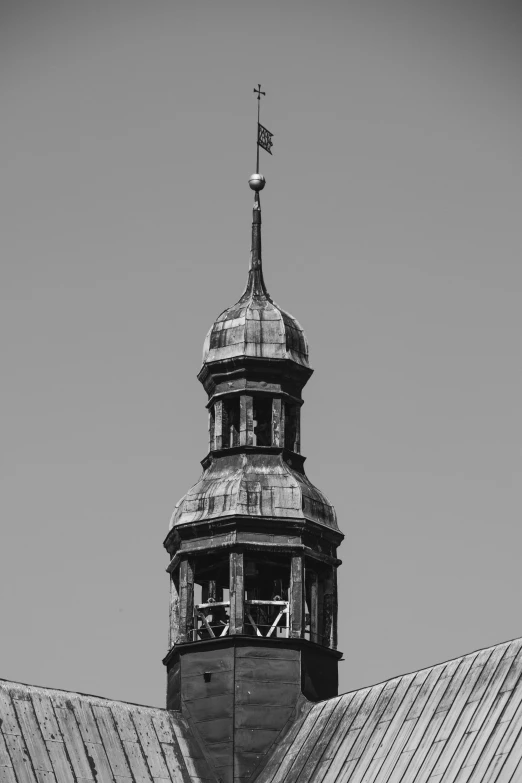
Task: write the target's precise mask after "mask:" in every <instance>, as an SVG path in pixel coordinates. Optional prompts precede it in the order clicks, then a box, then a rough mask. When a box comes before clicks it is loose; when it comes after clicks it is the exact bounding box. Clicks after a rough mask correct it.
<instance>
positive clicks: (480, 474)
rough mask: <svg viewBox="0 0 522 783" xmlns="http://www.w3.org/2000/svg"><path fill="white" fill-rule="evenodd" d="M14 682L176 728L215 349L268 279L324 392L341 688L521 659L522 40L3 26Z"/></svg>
mask: <svg viewBox="0 0 522 783" xmlns="http://www.w3.org/2000/svg"><path fill="white" fill-rule="evenodd" d="M0 9H1V10H0V99H1V104H2V131H1V135H2V144H1V146H0V170H1V171H2V183H1V187H0V216H1V217H0V222H1V231H0V246H1V259H2V261H1V285H0V298H1V302H0V334H1V340H2V346H1V352H0V356H1V361H2V384H1V407H0V416H1V432H2V449H1V460H2V464H1V488H0V503H1V513H2V546H1V549H0V622H1V628H2V645H1V653H0V677H4V678H8V679H15V680H21V681H24V682H31V683H35V684H39V685H47V686H55V687H59V688H66V689H72V690H79V691H84V692H90V693H95V694H98V695H103V696H112V697H114V698H121V699H125V700H128V701H137V702H144V703H149V704H155V705H160V706H161V705H163V703H164V690H165V685H164V682H165V681H164V670H163V667H162V664H161V658H162V656H163V655H164V654H165V652H166V638H167V610H168V578H167V575H166V574H165V571H164V569H165V567H166V565H167V556H166V553H165V552H164V550H163V548H162V542H163V539H164V537H165V535H166V533H167V529H168V521H169V517H170V513H171V511H172V509H173V507H174V504H175V503H176V501H177V500H178V499H179V498H180V497H181V495H183V494H184V492H185V491H186V490H187V489H188V487H189V486H190V485H191V484H193V483H194V482H195V481H196V480H197V478H198V476H199V472H200V467H199V460H201V459H202V458H203V456H204V455H205V452H206V446H207V431H206V429H207V417H206V412H205V409H204V404H205V395H204V392H203V389H202V388H201V387H200V385H199V383H198V381H197V380H196V377H195V376H196V373H197V371H198V369H199V367H200V360H201V349H202V344H203V339H204V336H205V333H206V331H207V329H208V327H209V326H210V324H211V322H212V320H213V319H214V318H215V317H216V316H217V315H218V313H219V312H221V310H223V309H224V308H225V307H226V306H228V305H230V304H232V303H233V302H235V301H236V300H237V299H238V297H239V295H240V294H241V292H242V290H243V285H244V282H245V278H246V273H247V267H248V255H249V243H250V237H249V233H250V219H251V218H250V216H251V204H252V194H251V192H250V190H249V189H248V185H247V180H248V176H249V174H250V173H251V172H252V170H253V168H254V163H255V110H256V106H255V99H254V96H253V94H252V89H253V87H254V85H255V84H257V82H261V83H262V85H263V89H266V91H267V98H266V100H265V101H264V105H263V107H262V122H263V123H264V124H265V125H266V126H267V127H268V128H269V129H270V130H271V131H272V132H273V133H274V134H275V135H274V155H273V157H269V156H268V155H266V154H264V153H262V155H263V157H262V167H261V170H262V171H263V172H264V174H265V175H266V177H267V182H268V184H267V187H266V189H265V191H264V192H263V221H264V229H263V231H264V233H263V249H264V266H265V278H266V281H267V285H268V288H269V290H270V292H271V294H272V295H273V296H274V298H275V299H276V301H277V302H278V303H279V304H280V305H282V306H283V307H284V308H285V309H288V310H289V311H290V312H291V313H292V314H294V315H295V316H296V317H297V318H298V319H299V320H300V322H301V323H302V325H303V326H304V328H305V330H306V333H307V336H308V339H309V342H310V347H311V361H312V366H313V367H314V368H315V374H314V376H313V378H312V380H311V381H310V383H309V385H308V387H307V388H306V389H305V401H306V404H305V407H304V409H303V450H304V452H305V454H307V456H308V461H307V471H308V475H309V476H310V478H311V480H312V481H313V482H314V483H315V484H317V486H318V487H320V488H321V489H322V490H323V491H324V492H325V493H326V494H327V496H328V497H329V498H330V499H331V501H332V502H333V503H334V504H335V506H336V508H337V512H338V516H339V521H340V525H341V528H342V530H343V532H344V533H345V535H346V540H345V543H344V545H343V547H342V550H341V556H342V558H343V560H344V565H343V567H342V569H341V572H340V620H339V624H340V648H341V649H342V650H343V651H344V654H345V655H344V657H345V659H346V660H345V662H344V663H343V664H342V669H341V690H342V691H346V690H348V689H352V688H355V687H360V686H364V685H367V684H371V683H374V682H377V681H379V680H381V679H384V678H387V677H391V676H393V675H396V674H401V673H403V672H405V671H409V670H413V669H416V668H421V667H423V666H427V665H430V664H434V663H437V662H438V661H441V660H444V659H446V658H450V657H453V656H456V655H460V654H463V653H465V652H468V651H471V650H473V649H475V648H477V647H483V646H487V645H489V644H493V643H496V642H500V641H503V640H505V639H509V638H512V637H516V636H519V635H522V620H521V612H520V596H521V588H520V549H521V545H522V532H521V523H520V511H521V505H522V504H521V468H522V449H521V444H522V426H521V415H520V405H521V403H520V400H521V398H522V372H521V363H520V334H521V329H522V315H521V312H522V310H521V307H520V294H521V287H522V273H521V265H520V258H521V248H522V239H521V231H520V226H521V217H520V215H521V195H522V185H521V182H522V159H521V155H520V139H521V137H522V135H521V130H522V106H521V101H520V94H521V91H520V88H521V82H522V57H521V55H520V41H521V40H522V11H521V10H520V5H519V4H517V3H515V2H510V3H508V2H502V1H501V0H499V1H498V2H488V3H486V2H480V0H473V2H471V0H469V2H468V1H466V0H451V2H450V1H449V0H447V2H441V1H440V0H437V1H436V0H425V1H421V2H419V0H364V1H363V0H360V2H355V1H352V0H344V2H336V1H334V0H322V2H315V3H311V2H307V1H306V0H301V2H297V0H288V2H282V0H278V2H275V1H274V0H265V1H264V2H263V3H260V2H257V3H254V2H251V0H241V1H239V0H237V1H236V2H233V1H232V0H226V1H221V0H212V2H211V1H210V0H201V1H200V2H198V1H197V0H195V1H193V2H181V1H178V2H167V1H166V0H146V2H145V0H143V2H135V1H134V0H126V1H125V2H123V1H122V2H118V1H117V0H103V2H102V1H101V0H90V2H88V3H85V2H80V0H67V2H65V1H64V2H59V1H58V0H33V1H32V2H31V1H30V0H11V2H6V0H3V1H2V2H1V3H0Z"/></svg>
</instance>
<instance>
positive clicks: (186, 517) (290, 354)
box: [164, 125, 343, 783]
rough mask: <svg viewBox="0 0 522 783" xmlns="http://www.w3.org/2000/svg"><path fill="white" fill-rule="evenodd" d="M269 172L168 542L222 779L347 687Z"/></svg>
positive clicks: (193, 689)
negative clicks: (275, 290) (306, 442)
mask: <svg viewBox="0 0 522 783" xmlns="http://www.w3.org/2000/svg"><path fill="white" fill-rule="evenodd" d="M259 128H262V126H259V125H258V150H259V145H260V141H259V134H260V133H261V131H260V130H259ZM263 130H264V131H266V129H263ZM266 133H268V131H266ZM269 135H270V134H269ZM270 143H271V142H270ZM261 146H264V145H263V144H262V143H261ZM264 148H265V149H266V147H265V146H264ZM268 151H269V150H268ZM258 172H259V167H257V172H256V174H253V175H252V177H251V178H250V181H249V184H250V187H251V189H252V190H253V191H254V207H253V216H252V245H251V255H250V268H249V271H248V279H247V284H246V288H245V290H244V292H243V294H242V296H241V297H240V299H239V300H238V301H237V302H236V304H234V305H232V307H229V308H227V309H226V310H224V311H223V312H222V313H221V315H219V316H218V318H217V319H216V321H215V322H214V323H213V324H212V326H211V328H210V330H209V332H208V334H207V337H206V339H205V344H204V349H203V365H202V367H201V370H200V372H199V375H198V379H199V380H200V382H201V383H202V384H203V387H204V389H205V392H206V394H207V396H208V402H207V409H208V419H209V444H208V453H207V455H206V456H205V458H204V459H203V461H202V466H203V473H202V475H201V478H200V479H199V480H198V481H197V482H196V484H194V486H193V487H192V488H191V489H190V490H189V491H188V492H187V494H186V495H185V496H184V497H183V498H182V499H181V500H180V501H179V502H178V504H177V506H176V508H175V511H174V513H173V515H172V520H171V523H170V531H169V534H168V536H167V538H166V540H165V547H166V549H167V551H168V553H169V556H170V564H169V567H168V571H169V574H170V581H171V603H170V629H169V652H168V654H167V656H166V658H165V660H164V663H165V664H166V667H167V679H168V685H167V707H168V708H169V709H173V710H181V711H182V713H183V714H184V715H185V716H186V718H187V720H189V722H190V723H191V724H192V725H193V727H194V729H195V730H196V731H197V732H198V733H199V736H200V738H201V740H202V742H203V743H204V745H205V747H206V749H207V751H208V754H209V757H210V759H211V760H212V762H213V764H214V766H215V769H216V772H217V774H218V776H219V777H220V778H221V779H222V780H223V781H224V782H225V783H232V781H233V780H235V779H241V780H244V781H246V780H248V779H249V778H250V777H252V776H253V775H254V773H256V772H257V771H258V770H259V769H260V766H262V765H263V763H264V759H266V758H267V754H268V752H269V750H270V747H271V746H272V744H273V742H274V741H275V740H276V738H277V737H278V736H279V734H280V733H281V732H282V731H283V730H284V729H285V726H286V724H287V722H288V721H289V720H290V719H291V718H292V717H293V716H294V717H295V711H296V710H298V709H299V705H300V704H301V703H302V700H303V699H308V700H312V701H318V700H322V699H327V698H330V697H332V696H335V695H337V666H338V660H339V658H340V657H341V653H339V652H338V651H337V567H338V565H339V564H340V561H339V560H338V559H337V547H338V545H339V544H340V542H341V540H342V538H343V536H342V534H341V533H340V531H339V528H338V526H337V519H336V515H335V511H334V508H333V506H332V505H331V504H330V503H329V501H328V500H327V499H326V497H325V496H324V495H323V494H322V492H320V491H319V490H318V489H317V488H316V487H315V486H314V485H313V484H312V483H311V481H310V480H309V479H308V477H307V476H306V474H305V469H304V462H305V457H304V456H303V455H302V453H301V408H302V404H303V399H302V391H303V388H304V386H305V384H306V383H307V381H308V380H309V378H310V376H311V375H312V370H311V369H310V366H309V359H308V344H307V341H306V338H305V335H304V332H303V330H302V328H301V326H300V325H299V323H298V322H297V321H296V320H295V318H293V317H292V316H291V315H289V314H288V313H287V312H285V311H284V310H283V309H282V308H280V307H279V306H278V305H277V304H276V303H275V302H274V301H273V299H272V297H271V296H270V294H269V293H268V290H267V288H266V285H265V282H264V278H263V268H262V254H261V201H260V192H261V190H262V189H263V188H264V186H265V179H264V177H263V176H262V175H260V174H259V173H258Z"/></svg>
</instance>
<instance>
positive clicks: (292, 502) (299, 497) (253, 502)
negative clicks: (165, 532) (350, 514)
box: [170, 453, 338, 530]
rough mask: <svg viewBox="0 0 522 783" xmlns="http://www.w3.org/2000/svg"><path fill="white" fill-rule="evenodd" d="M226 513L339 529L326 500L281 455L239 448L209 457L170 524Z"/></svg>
mask: <svg viewBox="0 0 522 783" xmlns="http://www.w3.org/2000/svg"><path fill="white" fill-rule="evenodd" d="M229 515H242V516H257V517H262V516H267V517H287V518H295V519H308V520H310V521H312V522H316V523H317V524H319V525H324V526H326V527H330V528H333V529H334V530H338V527H337V518H336V514H335V510H334V508H333V506H332V505H331V503H329V501H328V500H327V498H326V497H325V496H324V495H323V493H322V492H321V491H320V490H318V489H317V488H316V487H314V485H313V484H312V482H311V481H309V479H308V478H307V476H305V475H304V473H300V472H298V471H297V470H293V469H292V468H291V467H290V466H289V465H288V463H287V462H285V461H284V459H283V458H282V456H281V455H280V454H259V453H239V454H230V455H226V456H223V457H219V458H216V459H212V460H211V462H210V465H209V467H208V468H207V469H206V470H205V472H204V473H203V475H202V477H201V478H200V480H199V481H198V482H197V483H196V484H195V485H194V486H193V487H192V488H191V489H190V490H189V491H188V492H187V494H186V495H185V496H184V497H183V498H182V499H181V500H180V501H179V503H178V504H177V506H176V509H175V511H174V514H173V515H172V519H171V523H170V528H172V527H174V526H175V525H182V524H186V523H189V522H197V521H200V520H204V519H212V518H217V517H222V516H229Z"/></svg>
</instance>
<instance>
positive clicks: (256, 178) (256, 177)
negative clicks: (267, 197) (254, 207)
mask: <svg viewBox="0 0 522 783" xmlns="http://www.w3.org/2000/svg"><path fill="white" fill-rule="evenodd" d="M248 184H249V185H250V187H251V189H252V190H255V191H256V193H259V191H260V190H263V188H264V187H265V185H266V179H265V178H264V177H263V175H262V174H252V175H251V177H250V179H249V180H248Z"/></svg>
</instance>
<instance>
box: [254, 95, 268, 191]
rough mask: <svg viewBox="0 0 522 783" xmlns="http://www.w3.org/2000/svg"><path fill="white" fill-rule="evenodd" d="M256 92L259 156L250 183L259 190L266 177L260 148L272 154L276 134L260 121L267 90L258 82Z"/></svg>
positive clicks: (262, 186) (263, 184)
mask: <svg viewBox="0 0 522 783" xmlns="http://www.w3.org/2000/svg"><path fill="white" fill-rule="evenodd" d="M254 92H255V93H257V156H256V173H255V174H252V176H251V177H250V180H249V183H250V187H251V188H252V190H256V191H259V190H262V189H263V188H264V186H265V178H264V177H263V176H262V174H260V173H259V148H260V147H262V148H263V149H264V150H266V151H267V152H268V153H270V155H271V154H272V149H271V148H272V146H273V141H272V136H273V135H274V134H273V133H270V131H269V130H267V128H265V127H264V126H263V125H261V123H260V122H259V114H260V108H261V96H262V95H266V92H263V90H262V89H261V85H260V84H258V85H257V87H254Z"/></svg>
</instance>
